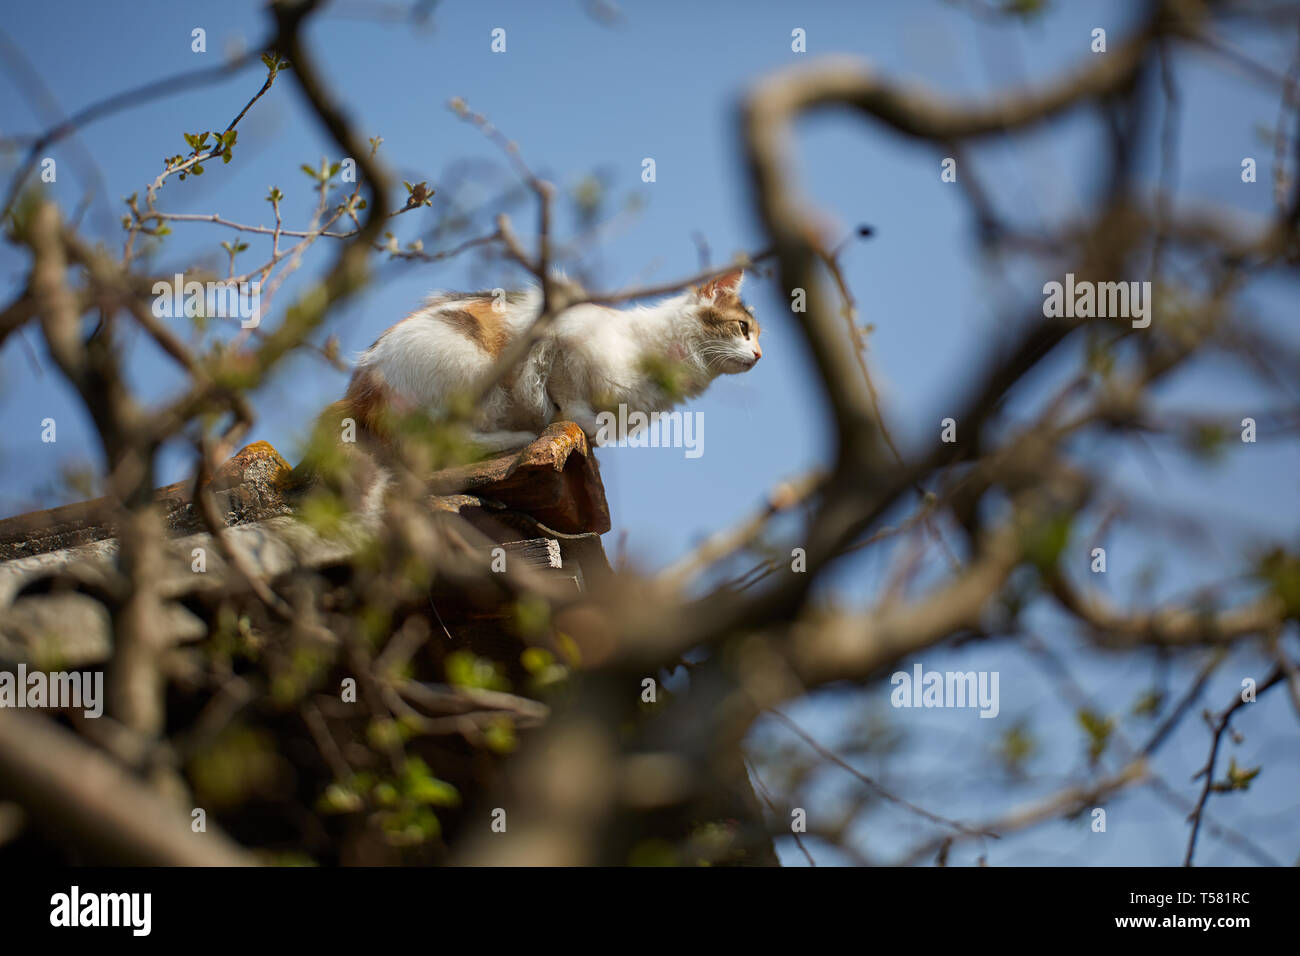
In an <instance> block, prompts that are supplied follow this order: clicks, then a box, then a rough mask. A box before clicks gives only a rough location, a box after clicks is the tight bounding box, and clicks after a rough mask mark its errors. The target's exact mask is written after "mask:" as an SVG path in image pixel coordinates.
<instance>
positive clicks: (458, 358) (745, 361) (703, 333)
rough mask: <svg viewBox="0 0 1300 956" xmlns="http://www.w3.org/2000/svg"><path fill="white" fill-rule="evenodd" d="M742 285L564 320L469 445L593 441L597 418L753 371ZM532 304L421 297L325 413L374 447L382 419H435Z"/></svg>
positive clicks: (573, 312) (496, 447) (575, 312)
mask: <svg viewBox="0 0 1300 956" xmlns="http://www.w3.org/2000/svg"><path fill="white" fill-rule="evenodd" d="M743 278H744V276H743V274H742V273H741V272H739V271H736V272H732V273H729V274H727V275H724V276H721V277H719V278H717V279H714V280H713V281H711V282H708V283H706V284H705V285H703V286H700V287H698V288H692V289H690V290H688V291H687V292H684V293H681V294H680V295H676V296H673V297H671V298H668V299H664V300H662V301H660V302H658V303H656V304H654V305H648V306H636V307H633V308H628V309H614V308H608V307H605V306H598V305H591V304H587V305H577V306H574V307H572V308H570V309H567V310H565V311H564V312H562V313H561V314H560V315H559V316H558V317H557V318H556V320H555V322H554V323H553V324H552V325H551V327H550V329H549V330H548V331H547V333H546V335H545V336H544V337H543V338H542V340H541V341H540V342H538V343H536V344H535V345H534V346H533V347H532V349H530V350H529V353H528V355H527V357H526V358H525V359H524V361H523V363H522V364H521V365H520V366H519V367H518V368H517V369H516V371H515V372H514V374H513V375H511V376H510V377H509V378H508V379H507V380H506V381H504V382H502V383H501V384H500V385H498V386H497V387H496V388H494V389H493V390H492V392H491V394H490V395H489V396H488V398H487V400H486V401H485V402H484V403H483V404H482V406H481V407H480V408H479V409H478V410H477V415H476V419H475V421H474V429H475V431H474V434H473V435H472V436H471V437H472V439H473V441H474V442H475V443H476V444H478V445H479V446H481V447H483V448H485V449H487V450H493V451H502V450H506V449H510V448H517V447H522V446H523V445H526V444H527V443H528V442H530V441H531V440H532V439H534V438H536V437H537V435H538V434H539V433H540V432H541V430H542V429H543V428H545V427H546V425H547V424H549V423H550V422H552V421H573V422H577V423H578V425H580V426H581V427H582V429H583V431H584V432H586V434H587V435H588V437H589V438H595V436H596V433H597V431H598V425H597V419H596V414H597V412H598V411H600V410H603V409H609V410H616V409H617V408H618V406H619V405H620V404H625V405H627V407H628V408H629V409H632V410H638V411H642V412H645V413H647V414H649V413H650V412H655V411H667V410H668V409H670V408H671V407H672V406H673V405H675V404H677V402H679V401H680V400H681V399H682V398H691V397H694V396H696V395H698V394H700V393H701V392H703V391H704V389H705V388H707V387H708V385H709V383H711V382H712V381H713V379H714V378H716V377H717V376H718V375H722V374H737V373H740V372H745V371H748V370H749V369H751V368H753V367H754V365H755V364H756V363H757V362H758V360H759V358H761V357H762V354H763V351H762V349H761V348H760V347H759V344H758V335H759V326H758V322H757V321H756V320H755V319H754V316H753V313H752V311H751V310H750V309H749V308H748V307H747V306H746V305H745V304H744V302H742V301H741V298H740V286H741V282H742V280H743ZM540 304H541V295H540V292H539V291H538V290H528V291H524V292H514V293H507V294H506V295H505V296H504V297H494V296H493V294H492V293H491V292H481V293H438V294H435V295H433V296H431V297H430V298H429V300H428V301H427V302H426V304H425V306H424V307H423V308H422V309H420V310H419V311H417V312H414V313H412V314H411V315H409V316H407V317H406V318H404V319H403V320H402V321H400V322H398V323H397V324H396V325H394V326H393V327H392V328H390V329H388V331H386V332H384V334H383V335H381V336H380V337H379V338H378V339H377V340H376V341H375V343H374V345H372V346H370V348H368V349H367V350H366V351H365V352H363V353H362V355H361V356H360V358H359V359H358V361H357V366H356V370H355V371H354V373H353V376H352V380H351V382H350V383H349V385H348V389H347V393H346V394H345V395H344V397H343V400H342V401H341V402H336V403H335V405H334V406H332V407H331V410H332V411H333V412H334V413H335V415H336V416H337V417H351V418H353V419H354V420H355V421H356V423H357V426H358V428H359V429H361V430H364V431H365V432H367V433H368V435H369V437H371V438H378V439H380V441H381V442H382V441H383V440H384V438H385V431H386V428H385V422H386V421H387V420H389V416H390V415H391V414H392V413H397V414H401V413H403V412H406V411H411V410H415V409H423V410H425V411H427V412H429V413H431V414H434V415H436V414H438V413H439V412H441V411H443V410H445V409H446V407H447V404H448V401H449V399H450V398H451V397H452V396H454V395H456V394H458V393H465V392H467V391H469V390H470V389H471V388H472V387H473V386H474V385H475V383H476V382H478V381H480V380H481V379H482V377H483V376H484V375H485V374H486V373H487V371H488V369H489V368H490V367H491V365H492V363H493V362H494V360H495V359H496V358H497V356H499V355H500V354H501V352H502V351H503V350H504V349H505V348H506V347H507V345H508V344H509V343H510V342H511V341H512V340H513V339H514V337H515V336H517V335H519V334H520V333H521V332H523V331H524V330H525V329H527V328H528V326H529V325H530V324H531V323H532V322H533V320H534V319H535V318H536V316H537V314H538V311H539V308H540ZM669 369H675V370H676V372H677V376H676V377H677V379H678V381H677V387H676V388H675V389H673V390H672V392H670V391H669V390H667V389H665V388H664V387H663V386H662V384H661V383H662V381H663V378H664V375H665V370H669Z"/></svg>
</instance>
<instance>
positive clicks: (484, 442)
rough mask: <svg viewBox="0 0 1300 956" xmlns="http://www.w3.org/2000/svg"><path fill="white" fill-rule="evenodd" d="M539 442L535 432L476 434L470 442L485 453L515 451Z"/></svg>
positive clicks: (471, 437)
mask: <svg viewBox="0 0 1300 956" xmlns="http://www.w3.org/2000/svg"><path fill="white" fill-rule="evenodd" d="M536 440H537V435H535V434H534V433H533V432H475V433H473V434H472V435H470V441H472V442H473V443H474V444H475V445H478V446H479V447H480V448H482V449H484V450H485V451H515V450H517V449H519V448H525V447H527V446H528V445H531V444H532V443H533V442H534V441H536Z"/></svg>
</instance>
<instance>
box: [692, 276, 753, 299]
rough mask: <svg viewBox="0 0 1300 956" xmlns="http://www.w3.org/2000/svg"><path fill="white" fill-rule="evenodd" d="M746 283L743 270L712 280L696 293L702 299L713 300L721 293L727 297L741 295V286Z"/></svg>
mask: <svg viewBox="0 0 1300 956" xmlns="http://www.w3.org/2000/svg"><path fill="white" fill-rule="evenodd" d="M744 281H745V273H744V271H743V270H741V269H737V270H736V271H735V272H728V273H727V274H726V275H721V276H718V277H717V278H716V279H710V280H709V281H708V282H706V283H704V285H702V286H700V287H699V288H698V289H696V290H695V291H696V292H697V293H698V294H699V296H700V298H712V297H713V296H715V295H718V294H719V293H724V294H726V295H739V294H740V284H741V283H742V282H744Z"/></svg>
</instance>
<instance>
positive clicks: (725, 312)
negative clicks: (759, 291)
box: [694, 269, 763, 375]
mask: <svg viewBox="0 0 1300 956" xmlns="http://www.w3.org/2000/svg"><path fill="white" fill-rule="evenodd" d="M744 278H745V273H744V272H742V271H741V270H739V269H737V270H736V271H735V272H728V273H727V274H726V275H723V276H719V277H718V278H716V279H712V280H710V281H708V282H706V283H705V284H704V285H702V286H699V287H698V288H696V289H695V290H694V297H695V301H696V315H697V316H698V318H699V322H700V338H699V344H698V346H697V349H698V353H699V356H700V359H701V360H702V361H703V362H704V365H705V366H706V367H707V368H708V369H709V371H710V372H712V373H713V374H715V375H717V374H723V375H737V374H739V373H740V372H748V371H749V370H750V369H751V368H753V367H754V366H755V365H757V364H758V360H759V359H761V358H762V357H763V349H762V347H761V346H760V345H759V344H758V333H759V327H758V320H757V319H755V318H754V311H753V309H751V308H750V307H749V306H747V305H745V303H744V302H742V301H741V299H740V285H741V283H742V282H743V281H744Z"/></svg>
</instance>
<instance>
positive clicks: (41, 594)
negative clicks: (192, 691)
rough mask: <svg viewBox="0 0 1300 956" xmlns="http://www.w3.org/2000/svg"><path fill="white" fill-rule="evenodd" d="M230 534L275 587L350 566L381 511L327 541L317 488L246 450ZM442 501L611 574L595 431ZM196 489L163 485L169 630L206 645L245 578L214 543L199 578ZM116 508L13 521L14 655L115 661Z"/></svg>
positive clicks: (264, 453)
mask: <svg viewBox="0 0 1300 956" xmlns="http://www.w3.org/2000/svg"><path fill="white" fill-rule="evenodd" d="M209 487H210V489H211V490H212V492H213V494H214V497H215V498H216V501H217V510H218V513H219V514H221V515H223V516H224V518H225V521H226V525H227V529H228V530H227V532H226V534H225V538H226V539H227V542H228V543H229V545H230V546H231V547H232V548H235V549H237V550H238V551H239V552H240V553H241V555H242V556H243V557H244V558H245V560H246V562H247V563H248V565H249V567H250V568H252V569H253V570H254V571H256V572H257V573H258V574H260V575H262V576H263V577H265V578H267V579H274V578H276V577H277V576H279V575H281V574H285V573H287V572H289V571H291V570H293V569H294V568H298V567H317V568H319V567H324V566H326V565H329V564H333V563H339V562H344V561H346V560H347V559H348V557H349V556H350V555H351V554H352V553H353V551H354V549H355V547H356V546H357V544H358V543H359V542H360V541H361V540H362V539H363V537H364V535H365V533H366V530H367V525H368V524H370V523H372V522H374V521H378V520H379V518H378V516H360V515H358V516H355V517H354V518H353V519H351V521H350V524H349V526H348V528H347V529H345V533H344V534H343V535H342V536H341V537H331V538H328V539H326V538H324V537H322V536H321V535H319V534H317V533H316V532H315V531H313V530H312V529H311V528H309V527H308V526H306V525H305V524H303V523H301V522H299V521H298V520H297V519H296V518H295V517H294V508H295V505H296V504H297V502H298V500H299V499H300V498H301V495H302V494H303V492H304V491H305V490H306V489H305V488H304V487H302V486H301V485H300V483H299V482H298V480H297V477H296V476H295V474H294V471H293V468H292V467H291V466H290V465H289V463H288V462H287V461H286V460H285V459H284V458H283V457H282V456H281V455H280V454H279V453H278V452H277V451H276V450H275V448H274V447H272V446H271V445H270V444H269V443H268V442H264V441H259V442H254V443H252V444H250V445H248V446H246V447H244V448H242V449H240V451H239V452H237V453H236V454H235V455H233V456H232V457H231V458H230V459H229V460H228V461H226V462H225V463H224V464H223V465H222V466H221V467H220V468H219V469H218V470H217V471H216V472H215V474H214V475H213V477H212V479H211V482H210V485H209ZM429 489H430V491H431V492H432V494H431V496H430V499H429V506H430V507H431V508H435V509H437V510H442V511H451V512H455V513H457V514H460V515H461V516H462V517H465V518H466V519H467V520H469V521H470V522H471V523H473V524H474V525H475V526H476V527H478V528H479V529H480V530H483V531H485V532H486V533H488V534H489V536H490V537H492V538H493V539H494V540H496V541H499V542H502V543H503V544H504V545H505V546H506V547H507V548H508V549H509V550H511V551H513V552H514V553H516V554H518V555H520V556H523V557H524V558H525V560H526V561H528V562H532V563H536V564H537V566H539V567H543V568H549V569H552V570H556V571H559V569H561V568H563V569H564V573H565V575H566V576H569V577H573V579H574V581H575V583H576V584H577V586H579V587H583V586H585V583H586V581H585V578H584V569H585V571H586V574H587V575H588V576H589V575H590V574H592V573H596V574H601V573H604V572H605V571H607V570H608V564H607V563H606V561H605V556H604V551H603V549H602V548H601V546H600V538H599V535H600V534H601V533H603V532H605V531H608V530H609V528H610V518H609V509H608V505H607V503H606V499H605V490H604V485H603V484H602V482H601V478H600V469H599V466H598V465H597V463H596V459H595V456H594V455H593V454H592V453H591V450H590V448H589V447H588V444H587V440H586V437H585V436H584V435H583V433H582V430H581V429H580V428H579V427H578V426H577V425H575V424H573V423H571V422H561V423H557V424H553V425H551V426H549V427H548V428H547V429H546V430H545V431H544V432H543V433H542V434H541V435H540V436H539V437H538V438H537V440H536V441H534V442H533V443H532V444H531V445H529V446H527V447H526V448H524V449H522V450H520V451H517V452H508V453H505V454H501V455H497V456H494V457H492V458H488V459H486V460H484V461H481V462H476V463H474V464H470V465H462V466H457V467H454V468H448V469H444V470H442V471H438V472H435V473H434V474H433V475H431V476H430V478H429ZM192 491H193V488H192V482H178V483H176V484H173V485H168V486H166V487H164V488H160V489H158V491H157V493H156V495H157V499H158V501H159V502H160V503H161V504H162V505H163V507H164V509H165V514H166V524H167V527H168V529H169V531H170V532H171V534H172V540H171V541H170V542H169V543H168V548H167V555H168V562H167V564H166V566H165V569H164V570H163V572H162V575H163V577H162V580H161V582H160V590H161V592H162V594H163V596H164V597H165V598H166V599H168V604H167V605H166V608H167V610H166V613H167V615H168V621H167V626H166V631H167V632H168V634H169V635H170V637H171V639H172V640H173V641H175V642H183V641H187V640H196V639H199V638H201V637H203V636H204V635H205V634H206V633H207V625H206V624H205V622H204V621H203V620H201V619H200V618H199V617H198V616H197V615H196V614H194V613H193V612H192V611H191V610H190V609H189V608H188V607H187V606H186V605H187V603H189V604H191V605H192V604H193V602H192V601H190V600H189V599H190V598H193V597H195V596H196V595H199V594H201V593H202V592H205V591H219V590H220V589H222V588H223V587H227V586H229V585H230V584H231V581H232V580H233V573H232V572H230V571H229V569H227V568H226V567H225V563H224V561H223V560H222V558H221V556H220V553H219V549H217V548H215V547H209V548H206V553H207V573H205V574H194V573H193V571H192V568H191V561H192V558H191V555H192V553H193V549H194V548H197V547H204V546H205V545H206V544H210V543H211V542H210V535H209V534H208V533H207V532H206V530H205V526H204V525H203V524H202V521H201V519H200V516H199V515H198V514H197V512H196V509H195V507H194V505H193V503H192V500H191V498H192ZM110 515H111V509H110V504H109V502H108V500H107V499H103V498H100V499H96V500H93V501H87V502H79V503H76V504H71V505H64V506H62V507H58V508H51V509H48V510H45V511H37V512H31V513H28V514H23V515H17V516H14V517H10V518H5V519H3V520H0V658H8V659H29V660H41V659H44V660H49V661H53V660H57V661H59V662H61V663H63V664H66V665H68V666H76V665H78V664H81V663H86V662H90V661H95V660H103V659H105V658H107V656H108V655H109V635H110V634H111V622H110V619H109V612H108V608H107V606H106V604H105V602H103V601H101V600H98V599H97V598H96V597H95V596H94V595H95V593H96V591H97V590H98V589H99V588H100V587H101V586H102V587H104V588H107V582H108V581H109V580H110V578H111V577H112V575H113V571H114V569H113V565H114V561H115V558H116V552H117V542H116V540H115V539H114V537H113V533H114V532H113V528H112V526H111V523H110V520H111V518H110Z"/></svg>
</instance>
